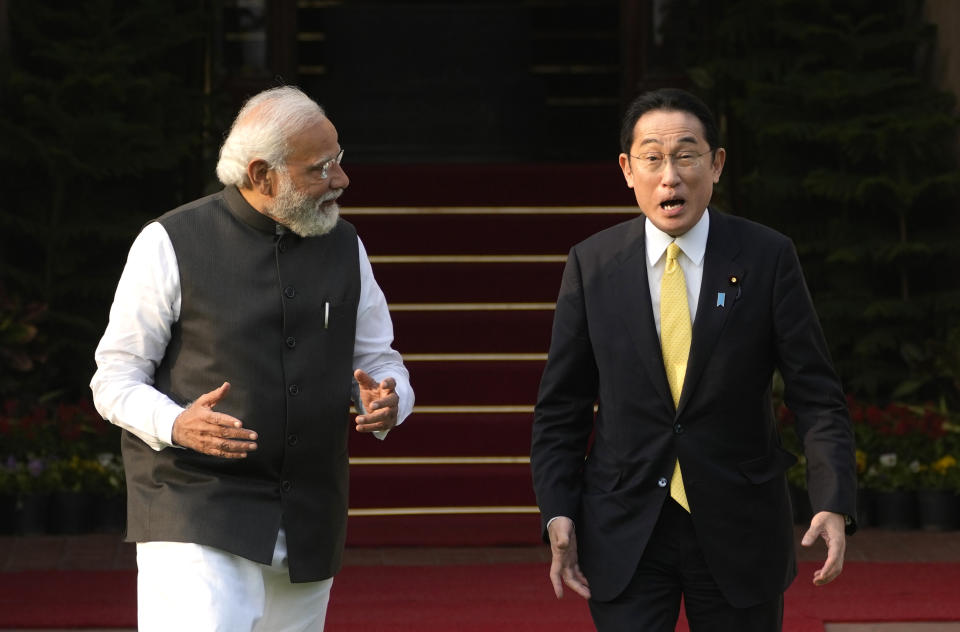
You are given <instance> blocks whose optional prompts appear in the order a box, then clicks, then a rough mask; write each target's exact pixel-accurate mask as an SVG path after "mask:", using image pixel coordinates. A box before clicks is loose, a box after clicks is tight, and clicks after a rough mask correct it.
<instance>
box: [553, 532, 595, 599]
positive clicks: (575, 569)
mask: <svg viewBox="0 0 960 632" xmlns="http://www.w3.org/2000/svg"><path fill="white" fill-rule="evenodd" d="M547 533H548V534H549V535H550V553H551V558H552V559H551V561H550V583H551V584H553V592H554V594H555V595H556V596H557V599H560V598H561V597H563V585H564V584H566V585H567V586H568V587H569V588H570V589H571V590H572V591H573V592H575V593H577V594H578V595H580V596H581V597H583V598H584V599H589V598H590V584H589V582H587V578H586V577H585V576H584V574H583V572H582V571H581V570H580V564H579V562H578V561H577V533H576V531H575V530H574V527H573V521H572V520H570V518H566V517H563V516H561V517H559V518H555V519H553V521H551V522H550V526H549V527H547Z"/></svg>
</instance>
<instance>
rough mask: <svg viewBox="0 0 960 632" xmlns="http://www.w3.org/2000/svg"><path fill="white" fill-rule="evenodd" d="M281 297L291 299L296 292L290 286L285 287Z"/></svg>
mask: <svg viewBox="0 0 960 632" xmlns="http://www.w3.org/2000/svg"><path fill="white" fill-rule="evenodd" d="M283 295H284V296H286V297H287V298H293V297H294V296H296V295H297V291H296V290H295V289H294V287H293V286H292V285H288V286H287V287H285V288H283Z"/></svg>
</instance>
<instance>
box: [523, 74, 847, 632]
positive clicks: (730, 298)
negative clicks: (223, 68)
mask: <svg viewBox="0 0 960 632" xmlns="http://www.w3.org/2000/svg"><path fill="white" fill-rule="evenodd" d="M621 149H622V152H623V153H621V154H620V166H621V169H622V170H623V175H624V178H625V179H626V183H627V186H628V187H630V188H632V189H633V190H634V194H635V196H636V199H637V204H638V205H639V207H640V210H641V211H642V213H643V216H642V217H637V218H635V219H633V220H630V221H628V222H625V223H622V224H620V225H618V226H614V227H612V228H609V229H607V230H604V231H602V232H600V233H598V234H596V235H593V236H592V237H590V238H589V239H587V240H586V241H584V242H582V243H580V244H578V245H576V246H574V247H573V248H572V249H571V251H570V254H569V257H568V259H567V264H566V268H565V270H564V274H563V281H562V284H561V288H560V294H559V298H558V299H557V307H556V314H555V318H554V324H553V337H552V341H551V345H550V353H549V358H548V360H547V365H546V368H545V370H544V374H543V379H542V381H541V384H540V392H539V396H538V401H537V406H536V411H535V414H534V424H533V441H532V449H531V466H532V469H533V481H534V487H535V489H536V492H537V501H538V504H539V506H540V511H541V514H542V516H543V528H544V536H545V538H549V541H550V545H551V550H552V554H553V560H552V564H551V568H550V579H551V581H552V583H553V586H554V591H555V592H556V594H557V597H558V598H559V597H561V596H562V594H563V584H566V585H567V587H569V588H570V589H572V590H573V591H574V592H576V593H577V594H579V595H581V596H583V597H585V598H587V599H589V604H590V610H591V614H592V615H593V619H594V623H595V624H596V626H597V629H598V630H638V631H643V632H659V631H663V632H666V631H671V632H672V630H673V629H674V626H675V624H676V620H677V617H678V614H679V607H680V601H681V596H682V597H683V600H684V603H685V608H686V614H687V618H688V621H689V623H690V626H691V630H693V631H694V632H700V631H704V630H709V631H715V630H724V631H727V630H729V631H731V632H734V631H735V632H749V631H757V632H760V631H763V632H769V631H770V630H780V629H781V627H782V617H783V592H784V591H785V590H786V588H787V586H788V585H789V584H790V582H791V581H792V580H793V578H794V576H795V575H796V560H795V552H794V541H793V528H792V512H791V507H790V501H789V497H788V489H787V481H786V477H785V472H786V470H787V469H788V468H789V467H790V466H791V465H792V464H793V463H795V462H796V459H795V457H794V456H793V455H792V454H790V453H788V452H786V451H785V450H784V449H783V448H782V447H781V444H780V437H779V435H778V432H777V427H776V424H775V420H774V416H773V406H772V403H771V383H772V378H773V375H774V371H775V370H779V371H780V373H781V374H782V376H783V381H784V385H785V391H784V398H785V401H786V404H787V406H788V407H789V408H790V409H791V410H792V411H793V412H794V414H795V415H796V419H797V428H798V431H799V433H800V436H801V438H802V441H803V445H804V452H805V457H806V460H807V471H808V475H807V477H808V483H809V490H810V500H811V503H812V505H813V509H814V514H815V515H814V516H813V519H812V520H811V523H810V528H809V529H808V530H807V532H806V534H805V535H804V537H803V541H802V543H803V544H804V545H805V546H810V545H812V544H813V543H814V542H815V541H816V540H817V539H818V538H823V540H824V541H825V542H826V545H827V558H826V562H825V564H824V565H823V567H822V568H821V569H820V570H818V571H816V573H814V577H813V581H814V583H815V584H818V585H819V584H826V583H828V582H830V581H832V580H833V579H835V578H836V577H837V575H839V574H840V571H841V569H842V566H843V556H844V549H845V545H846V540H845V536H846V534H847V533H852V532H853V531H854V530H855V528H856V527H855V523H854V522H853V520H851V518H850V517H851V516H854V515H855V495H856V474H855V472H856V469H855V461H854V442H853V433H852V430H851V426H850V420H849V415H848V412H847V409H846V402H845V398H844V395H843V391H842V389H841V386H840V383H839V380H838V378H837V376H836V374H835V372H834V370H833V368H832V366H831V361H830V358H829V353H828V350H827V346H826V343H825V341H824V338H823V334H822V331H821V329H820V325H819V322H818V320H817V315H816V312H815V311H814V307H813V303H812V301H811V299H810V295H809V293H808V291H807V288H806V285H805V281H804V278H803V273H802V271H801V269H800V264H799V262H798V260H797V255H796V252H795V250H794V248H793V245H792V243H791V242H790V240H789V239H787V238H786V237H784V236H783V235H780V234H779V233H777V232H775V231H773V230H771V229H769V228H766V227H763V226H760V225H758V224H755V223H753V222H749V221H747V220H744V219H740V218H736V217H732V216H728V215H723V214H720V213H718V212H716V211H715V210H714V209H708V204H709V202H710V198H711V195H712V192H713V185H714V184H716V183H717V182H718V181H719V179H720V174H721V172H722V170H723V164H724V159H725V156H726V154H725V151H724V149H723V148H722V147H720V146H719V134H718V131H717V126H716V123H715V122H714V118H713V115H712V114H711V113H710V111H709V109H708V108H707V107H706V106H705V105H704V104H703V103H702V102H701V101H700V100H699V99H697V98H696V97H694V96H693V95H691V94H689V93H687V92H684V91H682V90H672V89H664V90H658V91H655V92H651V93H647V94H644V95H642V96H640V97H639V98H638V99H637V100H636V101H634V102H633V103H632V104H631V106H630V107H629V108H628V110H627V113H626V115H625V117H624V122H623V128H622V131H621ZM678 268H679V269H678ZM678 280H679V286H678V285H677V284H676V283H677V281H678ZM674 290H676V291H675V292H674ZM684 290H685V291H684ZM661 292H664V293H663V294H661ZM678 301H679V302H678ZM678 305H679V308H678Z"/></svg>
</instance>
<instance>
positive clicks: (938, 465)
mask: <svg viewBox="0 0 960 632" xmlns="http://www.w3.org/2000/svg"><path fill="white" fill-rule="evenodd" d="M930 467H932V468H933V469H934V470H936V471H937V473H938V474H946V473H947V470H949V469H950V468H951V467H957V460H956V459H955V458H953V457H952V456H950V455H949V454H947V455H945V456H942V457H940V458H939V459H937V460H936V461H934V462H933V463H932V464H931V465H930Z"/></svg>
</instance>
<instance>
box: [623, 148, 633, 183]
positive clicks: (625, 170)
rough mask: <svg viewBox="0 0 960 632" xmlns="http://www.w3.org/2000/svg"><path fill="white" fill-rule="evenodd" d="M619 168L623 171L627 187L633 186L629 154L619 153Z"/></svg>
mask: <svg viewBox="0 0 960 632" xmlns="http://www.w3.org/2000/svg"><path fill="white" fill-rule="evenodd" d="M620 170H621V171H622V172H623V179H624V180H626V182H627V187H628V188H631V189H632V188H633V169H631V167H630V156H629V155H627V154H620Z"/></svg>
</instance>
